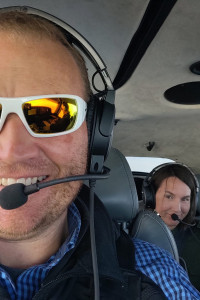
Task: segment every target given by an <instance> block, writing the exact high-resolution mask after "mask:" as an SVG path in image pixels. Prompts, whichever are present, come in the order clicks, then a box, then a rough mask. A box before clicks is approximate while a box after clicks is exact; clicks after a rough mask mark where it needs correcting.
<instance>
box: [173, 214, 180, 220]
mask: <svg viewBox="0 0 200 300" xmlns="http://www.w3.org/2000/svg"><path fill="white" fill-rule="evenodd" d="M171 218H172V220H174V221H180V220H179V217H178V216H177V215H176V214H172V215H171Z"/></svg>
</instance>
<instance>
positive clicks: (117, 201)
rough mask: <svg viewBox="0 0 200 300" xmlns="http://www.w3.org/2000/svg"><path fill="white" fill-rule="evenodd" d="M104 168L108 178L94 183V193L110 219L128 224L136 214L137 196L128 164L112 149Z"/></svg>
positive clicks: (121, 155) (117, 151) (120, 154)
mask: <svg viewBox="0 0 200 300" xmlns="http://www.w3.org/2000/svg"><path fill="white" fill-rule="evenodd" d="M105 166H106V167H108V168H109V169H110V176H109V178H108V179H104V180H98V181H97V182H96V187H95V193H96V195H97V196H98V197H99V198H100V200H101V201H102V202H103V203H104V205H105V207H106V209H107V211H108V213H109V214H110V216H111V218H112V219H114V220H116V221H118V222H130V221H132V219H133V218H134V217H135V216H136V214H137V213H138V196H137V190H136V186H135V182H134V180H133V175H132V172H131V169H130V167H129V164H128V162H127V160H126V158H125V156H124V155H123V154H122V153H121V152H120V151H119V150H117V149H115V148H112V149H111V151H110V153H109V156H108V158H107V159H106V161H105Z"/></svg>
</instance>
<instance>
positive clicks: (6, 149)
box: [0, 9, 199, 300]
mask: <svg viewBox="0 0 200 300" xmlns="http://www.w3.org/2000/svg"><path fill="white" fill-rule="evenodd" d="M89 94H90V86H89V82H88V78H87V71H86V67H85V64H84V61H83V59H82V57H81V56H80V54H79V52H78V51H77V50H76V49H75V48H73V47H72V46H71V45H70V44H69V43H68V42H67V41H66V37H65V34H63V32H62V31H61V30H60V29H58V28H57V26H55V25H54V24H52V23H51V22H48V21H47V20H45V19H43V18H41V17H38V16H35V15H29V14H26V13H24V12H16V11H15V9H13V12H9V13H7V12H4V11H3V12H2V13H1V15H0V105H1V106H0V110H1V118H0V130H1V131H0V177H1V187H0V188H1V190H2V189H3V188H4V186H6V185H9V184H12V183H15V182H16V183H17V182H19V183H20V182H23V183H24V182H25V184H27V185H28V184H30V183H34V182H36V181H42V182H45V181H49V180H52V179H57V178H61V177H65V176H72V175H79V174H85V172H86V170H87V160H88V130H87V124H86V121H85V116H86V107H87V104H86V103H87V102H88V99H89ZM66 115H67V118H66V119H65V118H64V116H66ZM61 121H62V122H61ZM65 122H66V123H65ZM61 123H62V126H61ZM63 123H65V126H64V125H63ZM88 198H89V193H88V190H87V189H86V188H82V183H81V182H80V181H72V182H69V183H65V184H59V185H55V186H51V187H48V188H46V189H43V190H41V191H39V192H38V193H35V194H32V195H30V196H29V200H28V202H26V203H25V204H24V205H23V206H21V207H18V208H16V209H13V210H5V209H3V208H0V299H24V300H26V299H42V300H44V299H73V300H76V299H77V300H78V299H83V300H84V299H94V298H95V299H99V298H98V296H96V294H95V291H94V280H93V270H92V267H91V265H92V259H91V250H90V232H89V220H88V219H89V218H88V215H89V211H88ZM13 201H14V199H13ZM95 205H96V206H95V222H96V228H95V229H96V238H97V244H98V247H99V248H97V252H98V259H99V260H100V263H99V280H100V295H101V299H109V300H112V299H124V300H125V299H147V298H146V295H147V294H146V293H148V296H149V299H151V300H154V299H159V300H160V299H166V298H169V299H199V298H198V297H199V294H198V292H197V291H196V290H195V289H194V288H193V287H192V285H191V284H190V282H189V280H188V277H187V274H186V273H185V272H184V270H183V269H182V268H181V267H180V266H179V265H178V264H177V263H176V262H175V261H174V260H173V259H172V258H171V256H170V254H168V253H166V252H165V251H164V250H161V249H159V248H157V247H155V246H154V245H150V244H148V243H144V242H142V241H133V242H132V240H131V238H130V237H128V236H127V235H126V234H125V233H121V232H120V230H119V229H118V230H114V226H116V225H114V224H113V223H112V221H111V220H110V219H109V217H108V215H107V213H106V212H105V209H104V208H103V207H102V204H101V203H100V202H99V201H98V199H96V203H95ZM121 243H123V246H125V247H124V249H128V250H129V251H128V253H129V255H130V264H128V265H127V264H126V267H125V266H124V265H123V263H122V261H123V257H124V255H122V256H121V258H120V259H119V261H118V259H117V257H118V254H119V253H118V248H120V249H123V247H121V245H122V244H121ZM134 244H135V248H134ZM134 253H135V254H136V255H135V257H134ZM122 254H123V253H122ZM134 260H135V261H134ZM166 263H168V265H169V267H168V269H167V270H166V269H165V266H166ZM136 270H137V271H136ZM161 271H162V272H161ZM145 274H146V275H147V276H145ZM169 274H170V275H169ZM171 274H172V275H171ZM166 282H167V284H166ZM180 282H181V284H180ZM174 295H178V296H177V298H176V296H175V298H174ZM171 296H172V297H171ZM181 297H182V298H181Z"/></svg>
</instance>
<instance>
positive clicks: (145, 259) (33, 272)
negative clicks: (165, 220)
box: [0, 204, 200, 300]
mask: <svg viewBox="0 0 200 300" xmlns="http://www.w3.org/2000/svg"><path fill="white" fill-rule="evenodd" d="M68 217H69V233H70V234H69V236H68V238H67V240H66V241H65V243H64V244H63V245H62V246H61V248H60V249H59V250H58V252H57V253H56V254H55V255H53V256H52V257H51V258H50V259H49V260H48V261H47V263H45V264H43V265H39V266H34V267H31V268H29V269H27V270H26V271H24V272H23V273H22V274H21V275H20V276H19V277H18V278H17V282H16V285H15V284H14V282H13V281H12V279H11V278H10V276H9V275H8V274H7V272H6V271H4V270H3V269H2V268H0V284H1V285H2V286H3V287H5V288H6V289H7V291H8V293H9V295H10V298H11V299H12V300H29V299H32V297H33V295H34V294H35V293H36V292H37V291H38V289H39V288H40V285H41V283H42V281H43V279H44V278H45V277H46V275H47V274H48V272H49V270H50V269H51V268H53V267H54V266H55V265H56V264H57V263H58V262H59V261H60V260H61V259H62V257H63V256H64V255H65V253H67V252H68V251H69V250H70V249H72V248H73V247H74V246H75V244H76V242H77V239H78V234H79V231H80V227H81V217H80V214H79V212H78V210H77V208H76V206H75V205H74V204H72V205H71V206H70V208H69V213H68ZM133 242H134V245H135V267H136V269H137V270H139V271H141V272H142V273H144V274H145V275H147V276H148V277H150V278H151V279H152V280H153V281H154V282H155V283H156V284H157V285H159V286H160V287H161V289H162V290H163V292H164V294H165V295H166V297H167V299H169V300H193V299H200V293H199V292H198V291H197V290H196V289H195V288H194V287H193V286H192V285H191V283H190V281H189V279H188V276H187V273H186V272H185V271H184V269H183V268H182V267H181V266H180V265H179V264H178V263H177V262H176V261H174V260H173V259H172V256H171V255H170V254H169V253H168V252H167V251H165V250H163V249H160V248H158V247H156V246H154V245H152V244H149V243H147V242H144V241H141V240H137V239H133Z"/></svg>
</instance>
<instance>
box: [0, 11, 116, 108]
mask: <svg viewBox="0 0 200 300" xmlns="http://www.w3.org/2000/svg"><path fill="white" fill-rule="evenodd" d="M0 10H1V11H5V12H9V11H14V10H15V11H20V12H25V13H27V14H30V15H36V16H40V17H42V18H44V19H46V20H48V21H51V22H52V23H54V24H56V25H58V26H59V27H61V28H62V29H64V30H65V31H66V32H67V33H68V34H69V35H70V37H72V40H73V43H74V44H75V45H76V46H77V47H78V48H79V49H81V50H82V51H83V53H84V54H85V55H86V56H87V57H88V58H89V60H90V61H91V62H92V64H93V65H94V67H95V68H96V70H97V71H98V72H99V74H100V76H101V78H102V80H103V82H104V84H105V86H106V89H107V90H114V88H113V85H112V81H111V79H110V77H109V74H108V72H107V67H106V65H105V63H104V61H103V60H102V58H101V57H100V55H99V54H98V53H97V52H96V50H95V49H94V48H93V47H92V45H91V44H90V43H89V42H88V41H87V40H86V39H85V38H84V37H83V36H82V35H81V34H80V33H79V32H78V31H76V30H75V29H74V28H73V27H71V26H70V25H69V24H67V23H66V22H64V21H62V20H60V19H59V18H57V17H55V16H53V15H51V14H49V13H47V12H44V11H42V10H39V9H37V8H33V7H29V6H12V7H4V8H1V9H0ZM109 101H112V103H111V104H114V99H111V98H109Z"/></svg>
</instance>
